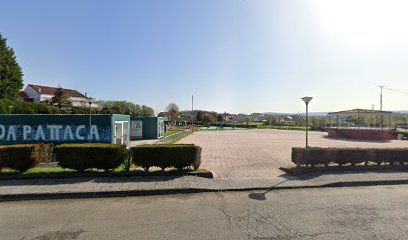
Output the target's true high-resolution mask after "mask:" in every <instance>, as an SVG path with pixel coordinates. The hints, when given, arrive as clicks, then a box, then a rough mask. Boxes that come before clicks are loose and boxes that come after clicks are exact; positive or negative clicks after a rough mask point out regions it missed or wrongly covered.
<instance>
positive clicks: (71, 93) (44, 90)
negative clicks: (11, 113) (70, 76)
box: [28, 84, 85, 98]
mask: <svg viewBox="0 0 408 240" xmlns="http://www.w3.org/2000/svg"><path fill="white" fill-rule="evenodd" d="M28 86H30V87H31V88H32V89H34V90H35V91H36V92H38V93H40V94H47V95H55V92H56V91H57V89H58V88H54V87H48V86H40V85H33V84H28ZM63 91H64V93H65V95H67V96H68V97H78V98H85V95H83V94H82V93H80V92H78V91H77V90H72V89H66V88H63Z"/></svg>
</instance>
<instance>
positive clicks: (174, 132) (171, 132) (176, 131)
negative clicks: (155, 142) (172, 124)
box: [164, 128, 186, 137]
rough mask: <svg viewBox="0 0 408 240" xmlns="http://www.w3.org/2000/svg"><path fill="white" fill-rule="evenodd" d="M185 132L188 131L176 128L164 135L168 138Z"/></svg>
mask: <svg viewBox="0 0 408 240" xmlns="http://www.w3.org/2000/svg"><path fill="white" fill-rule="evenodd" d="M184 130H186V129H183V128H174V129H172V130H168V131H167V132H165V133H164V136H165V137H168V136H171V135H173V134H176V133H179V132H182V131H184Z"/></svg>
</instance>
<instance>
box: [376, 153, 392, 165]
mask: <svg viewBox="0 0 408 240" xmlns="http://www.w3.org/2000/svg"><path fill="white" fill-rule="evenodd" d="M391 161H392V153H391V151H390V149H376V151H375V157H374V162H375V163H377V165H381V163H384V162H386V163H388V162H391Z"/></svg>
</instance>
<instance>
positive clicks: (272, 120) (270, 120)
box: [265, 115, 278, 125]
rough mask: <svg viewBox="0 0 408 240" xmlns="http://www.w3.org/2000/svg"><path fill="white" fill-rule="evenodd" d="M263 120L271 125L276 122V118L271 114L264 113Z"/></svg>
mask: <svg viewBox="0 0 408 240" xmlns="http://www.w3.org/2000/svg"><path fill="white" fill-rule="evenodd" d="M265 120H266V124H267V125H272V124H274V123H277V122H278V118H277V117H275V116H273V115H266V116H265Z"/></svg>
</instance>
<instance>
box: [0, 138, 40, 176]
mask: <svg viewBox="0 0 408 240" xmlns="http://www.w3.org/2000/svg"><path fill="white" fill-rule="evenodd" d="M39 148H40V147H39V145H37V144H28V145H11V146H1V147H0V168H2V167H7V168H11V169H15V170H17V171H20V172H25V171H27V170H28V169H30V168H33V167H35V166H37V165H38V164H39V163H40V161H41V158H40V154H39V152H40V151H39Z"/></svg>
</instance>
